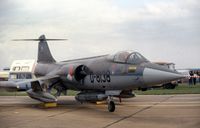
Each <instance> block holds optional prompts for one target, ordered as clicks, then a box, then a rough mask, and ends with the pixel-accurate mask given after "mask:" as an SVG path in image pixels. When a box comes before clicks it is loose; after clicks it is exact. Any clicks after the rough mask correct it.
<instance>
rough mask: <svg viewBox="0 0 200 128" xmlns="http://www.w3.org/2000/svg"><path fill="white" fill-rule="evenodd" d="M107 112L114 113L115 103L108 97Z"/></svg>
mask: <svg viewBox="0 0 200 128" xmlns="http://www.w3.org/2000/svg"><path fill="white" fill-rule="evenodd" d="M108 111H109V112H114V111H115V102H114V101H113V99H112V97H111V96H109V97H108Z"/></svg>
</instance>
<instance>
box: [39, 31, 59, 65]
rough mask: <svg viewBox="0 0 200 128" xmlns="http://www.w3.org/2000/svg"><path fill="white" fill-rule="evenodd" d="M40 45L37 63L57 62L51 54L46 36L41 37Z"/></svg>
mask: <svg viewBox="0 0 200 128" xmlns="http://www.w3.org/2000/svg"><path fill="white" fill-rule="evenodd" d="M39 41H40V42H39V44H38V59H37V62H41V63H54V62H56V61H55V59H54V58H53V56H52V55H51V52H50V50H49V46H48V44H47V41H46V38H45V35H41V36H40V37H39Z"/></svg>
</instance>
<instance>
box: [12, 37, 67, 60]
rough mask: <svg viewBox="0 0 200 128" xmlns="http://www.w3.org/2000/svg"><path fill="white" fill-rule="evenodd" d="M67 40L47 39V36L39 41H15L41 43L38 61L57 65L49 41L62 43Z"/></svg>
mask: <svg viewBox="0 0 200 128" xmlns="http://www.w3.org/2000/svg"><path fill="white" fill-rule="evenodd" d="M62 40H67V39H46V38H45V35H41V36H40V37H39V39H14V40H13V41H39V44H38V59H37V62H40V63H55V62H56V61H55V59H54V58H53V56H52V55H51V52H50V50H49V46H48V44H47V41H62Z"/></svg>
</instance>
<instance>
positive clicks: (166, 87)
mask: <svg viewBox="0 0 200 128" xmlns="http://www.w3.org/2000/svg"><path fill="white" fill-rule="evenodd" d="M176 86H177V85H176V84H172V83H167V84H164V85H163V88H164V89H175V87H176Z"/></svg>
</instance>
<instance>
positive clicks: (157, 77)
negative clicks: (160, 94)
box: [143, 68, 185, 85]
mask: <svg viewBox="0 0 200 128" xmlns="http://www.w3.org/2000/svg"><path fill="white" fill-rule="evenodd" d="M184 77H185V76H184V75H182V74H180V73H178V72H175V71H166V70H160V69H152V68H145V69H144V72H143V80H144V83H145V84H147V85H154V84H162V83H166V82H171V81H174V80H179V79H181V78H184Z"/></svg>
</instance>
